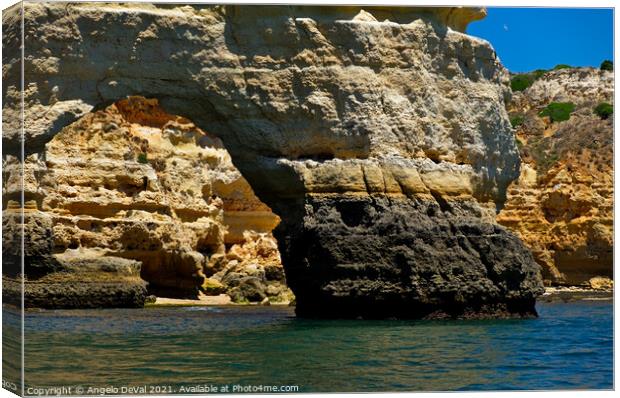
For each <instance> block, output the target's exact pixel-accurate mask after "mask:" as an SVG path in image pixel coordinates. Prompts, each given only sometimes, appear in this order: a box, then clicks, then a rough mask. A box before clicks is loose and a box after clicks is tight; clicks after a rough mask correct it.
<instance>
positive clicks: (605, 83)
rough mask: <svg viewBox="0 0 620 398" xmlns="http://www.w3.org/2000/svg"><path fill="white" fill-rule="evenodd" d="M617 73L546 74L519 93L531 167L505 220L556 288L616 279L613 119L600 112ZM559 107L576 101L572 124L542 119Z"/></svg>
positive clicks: (513, 193)
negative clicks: (552, 106)
mask: <svg viewBox="0 0 620 398" xmlns="http://www.w3.org/2000/svg"><path fill="white" fill-rule="evenodd" d="M613 90H614V81H613V72H610V71H601V70H598V69H593V68H579V69H562V70H558V71H552V72H548V73H547V74H545V75H544V76H543V77H542V78H540V79H539V80H537V81H536V82H535V83H534V84H533V85H532V86H531V87H529V88H528V89H527V90H525V91H524V92H522V93H515V96H514V98H513V101H512V103H511V104H510V106H509V109H510V112H511V114H513V115H515V116H517V115H521V116H523V124H521V125H520V126H519V127H517V137H518V139H519V140H520V141H521V142H522V146H521V154H522V158H523V162H524V165H523V166H522V169H521V176H520V177H519V179H518V181H515V183H513V185H511V187H510V189H509V193H508V202H507V203H506V207H505V208H504V209H503V210H502V212H501V213H500V214H499V215H498V221H499V222H500V223H501V224H502V225H505V226H507V227H509V228H510V229H512V230H513V231H515V232H516V233H517V234H518V235H519V236H520V237H521V239H522V240H523V241H524V242H525V243H526V244H527V246H528V247H529V248H530V249H531V250H532V253H533V254H534V257H535V259H536V261H537V262H538V263H539V264H541V265H542V266H543V275H544V277H545V279H546V281H547V283H548V284H569V285H575V284H584V283H585V284H589V285H592V286H595V285H596V286H600V285H601V283H600V282H599V279H594V280H593V282H592V283H590V282H589V280H590V279H592V278H596V277H612V274H613V120H612V118H609V119H601V117H599V116H597V115H596V114H595V113H594V108H595V107H596V106H597V105H598V104H599V103H601V102H609V103H612V102H613ZM552 102H572V103H574V104H575V111H574V112H573V113H572V114H571V116H570V119H569V120H566V121H561V122H555V123H553V122H551V120H550V119H549V118H548V117H540V116H539V115H538V113H539V112H540V111H541V110H542V109H543V108H544V107H545V106H547V105H548V104H550V103H552Z"/></svg>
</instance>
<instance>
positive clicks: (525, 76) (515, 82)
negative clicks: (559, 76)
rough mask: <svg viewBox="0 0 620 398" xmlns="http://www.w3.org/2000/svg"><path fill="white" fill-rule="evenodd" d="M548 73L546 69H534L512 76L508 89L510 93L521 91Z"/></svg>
mask: <svg viewBox="0 0 620 398" xmlns="http://www.w3.org/2000/svg"><path fill="white" fill-rule="evenodd" d="M547 72H549V71H548V70H546V69H536V70H534V71H532V72H529V73H519V74H518V75H514V76H513V77H512V79H511V80H510V88H512V91H523V90H525V89H526V88H528V87H529V86H531V85H532V84H534V82H535V81H536V80H538V79H540V78H541V77H543V76H544V75H545V73H547Z"/></svg>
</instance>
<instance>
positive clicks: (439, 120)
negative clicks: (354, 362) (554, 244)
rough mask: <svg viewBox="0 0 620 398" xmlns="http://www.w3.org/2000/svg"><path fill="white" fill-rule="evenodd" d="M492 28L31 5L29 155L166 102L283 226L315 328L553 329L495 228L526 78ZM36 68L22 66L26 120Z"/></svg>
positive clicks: (353, 12)
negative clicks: (82, 122)
mask: <svg viewBox="0 0 620 398" xmlns="http://www.w3.org/2000/svg"><path fill="white" fill-rule="evenodd" d="M484 14H485V12H484V10H480V9H462V8H434V9H433V8H386V7H365V8H364V9H363V10H362V8H360V7H302V6H261V7H253V6H166V7H158V6H152V5H148V4H132V5H107V4H73V5H66V4H30V3H28V4H27V6H26V15H25V26H26V32H25V36H26V40H27V41H28V42H29V43H32V44H31V45H29V46H28V47H27V48H26V51H27V61H26V74H27V77H26V80H27V82H28V83H27V89H26V92H25V102H26V106H27V110H26V117H27V129H26V131H27V137H26V140H27V142H28V151H29V153H33V154H35V153H38V152H40V151H42V150H43V148H44V144H45V142H47V141H49V140H50V139H51V138H52V137H53V136H54V135H56V134H57V133H58V132H59V131H60V130H61V128H62V127H63V126H65V125H66V124H67V123H69V122H70V121H72V120H74V119H76V118H77V117H79V116H81V115H83V114H84V113H86V112H89V111H91V110H92V109H93V107H100V106H102V104H106V103H108V102H110V101H118V100H119V99H122V98H125V97H126V96H128V95H136V94H139V95H143V96H146V97H153V98H159V99H160V103H161V106H162V107H163V109H165V110H166V112H168V113H170V114H175V115H182V116H184V117H186V118H188V119H190V120H192V121H193V122H194V123H195V124H196V125H197V126H199V127H200V128H201V129H203V130H204V131H209V132H210V133H212V134H214V135H216V136H217V137H219V138H221V139H222V141H223V143H224V145H225V147H226V149H227V150H228V151H229V152H230V154H231V157H232V159H233V162H234V164H235V166H237V167H238V168H239V170H240V172H241V173H242V174H243V176H244V177H245V179H246V180H247V181H248V182H249V184H250V186H251V187H252V189H253V191H254V192H255V193H256V195H257V196H258V197H259V198H260V199H261V200H262V201H263V202H264V203H265V204H266V205H268V206H269V207H270V208H271V209H273V211H274V212H275V213H276V214H278V215H279V216H280V217H281V219H282V221H281V223H280V224H279V226H278V227H277V228H276V230H275V231H274V235H275V236H276V238H277V240H278V245H279V248H280V254H281V256H282V261H283V264H284V267H285V271H286V276H287V280H288V283H289V285H290V287H291V288H292V290H293V291H294V293H295V295H296V297H297V313H298V314H299V315H302V316H317V317H357V316H363V317H391V316H396V317H480V316H482V317H485V316H493V317H497V316H529V315H533V314H535V310H534V302H535V298H536V296H537V295H538V294H540V293H541V291H542V283H541V279H540V274H539V268H538V266H537V265H536V263H535V262H534V260H533V259H532V256H531V254H530V253H529V251H528V250H527V249H526V248H525V247H524V246H523V245H522V244H521V242H520V241H519V240H518V239H517V238H516V237H515V236H514V235H512V234H511V233H509V232H508V231H507V230H505V229H504V228H502V227H501V226H499V225H497V224H496V222H495V212H496V211H497V209H499V208H501V206H502V205H503V202H504V201H505V194H506V188H507V187H508V185H509V184H510V183H511V181H512V180H514V179H515V178H517V177H518V175H519V164H520V160H519V154H518V150H517V147H516V145H515V140H514V135H513V133H512V131H511V128H510V123H509V120H508V116H507V113H506V110H505V100H506V99H508V98H509V96H510V90H509V88H508V87H507V82H508V74H507V72H506V71H505V69H504V68H503V67H502V66H501V64H500V62H499V60H498V59H497V57H496V54H495V51H494V50H493V48H492V47H491V46H490V44H489V43H488V42H486V41H484V40H480V39H476V38H473V37H470V36H468V35H466V34H463V33H461V32H462V31H463V30H464V28H465V27H466V25H467V23H468V22H469V21H472V20H475V19H479V18H481V17H483V16H484ZM17 20H18V19H17V17H16V16H14V15H11V14H10V13H7V14H6V15H5V17H4V23H5V25H6V34H5V42H7V43H10V42H12V41H15V40H18V38H19V35H18V34H19V29H18V26H17V23H16V21H17ZM18 68H19V62H17V61H16V59H15V60H13V59H11V57H10V56H9V57H8V58H7V62H6V66H5V81H6V82H7V83H6V84H7V87H8V89H7V94H6V96H5V98H6V100H5V107H4V109H3V111H4V112H6V114H9V115H10V113H11V112H17V104H18V99H19V96H18V91H17V89H16V88H17V80H16V76H17V72H18ZM13 127H14V126H12V125H10V123H9V124H7V125H6V126H5V129H6V130H7V133H6V135H5V137H4V142H5V145H9V146H11V145H16V143H17V142H16V139H15V138H16V135H15V134H12V133H11V132H12V131H14V130H12V128H13ZM196 161H198V160H196ZM208 206H209V205H208V204H207V205H205V208H204V209H203V210H201V212H206V211H208V210H207V208H208ZM201 214H202V213H201ZM192 217H193V216H192ZM191 222H198V221H191ZM231 224H232V223H231ZM201 230H202V226H201ZM192 233H195V232H192ZM237 236H239V234H237ZM209 250H211V249H209ZM184 261H187V263H188V264H190V268H191V264H194V263H195V261H198V260H197V259H196V258H194V257H192V258H188V259H187V260H184Z"/></svg>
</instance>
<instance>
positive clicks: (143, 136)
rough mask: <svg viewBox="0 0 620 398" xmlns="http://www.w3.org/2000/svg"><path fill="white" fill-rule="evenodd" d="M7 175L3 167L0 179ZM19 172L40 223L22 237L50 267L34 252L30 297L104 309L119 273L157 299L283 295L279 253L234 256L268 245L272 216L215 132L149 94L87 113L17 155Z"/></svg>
mask: <svg viewBox="0 0 620 398" xmlns="http://www.w3.org/2000/svg"><path fill="white" fill-rule="evenodd" d="M6 166H8V164H7V165H6ZM11 171H12V168H11V167H5V174H7V178H6V179H7V180H8V179H10V178H11V176H10V173H11ZM25 176H26V178H25V185H24V194H25V198H26V199H27V200H28V203H29V204H30V206H29V207H30V208H32V210H29V211H28V213H27V216H26V219H27V220H31V221H32V222H35V220H46V224H45V227H43V228H40V229H39V231H34V230H33V231H32V233H30V234H29V235H31V236H35V235H36V236H37V237H38V238H37V239H38V240H41V241H42V242H45V247H46V250H41V252H42V253H44V252H46V251H47V255H48V256H51V259H49V258H48V259H47V261H49V262H52V263H53V264H55V267H48V268H47V269H42V267H41V259H37V260H34V261H31V264H29V265H28V266H27V267H26V275H27V276H28V283H27V285H26V286H27V289H26V291H27V297H29V298H30V300H29V302H28V304H31V305H35V304H36V306H39V307H40V306H46V305H45V302H46V300H47V301H49V304H48V305H47V306H64V307H67V306H95V305H97V304H98V305H104V304H105V303H106V298H104V297H102V296H105V295H106V294H107V295H115V292H116V289H119V290H123V289H124V286H126V285H128V284H129V282H128V281H127V280H126V279H127V275H131V276H132V277H133V278H134V279H133V280H132V282H131V284H137V285H139V286H142V287H143V288H142V290H144V286H145V285H146V284H145V283H144V281H147V282H148V283H149V286H148V290H149V292H151V293H154V294H157V295H163V296H166V297H179V296H189V297H192V296H196V294H198V293H199V291H203V292H205V293H207V294H219V293H227V292H228V291H229V290H231V289H235V290H234V292H233V294H232V295H233V296H234V298H235V299H236V301H244V300H253V301H256V300H258V301H261V300H262V299H264V298H265V297H267V296H271V298H272V299H275V300H277V299H279V298H280V295H281V294H282V293H286V285H285V281H284V276H283V271H282V270H281V268H282V267H281V264H280V258H279V253H278V252H277V248H276V249H275V251H273V250H272V251H258V252H257V251H256V250H254V251H253V252H247V250H246V251H245V252H244V251H243V248H245V247H253V246H255V245H256V244H257V242H262V241H266V242H271V246H274V247H275V240H274V239H273V237H272V236H271V231H272V230H273V228H274V227H275V226H276V225H277V223H278V222H279V219H278V217H277V216H276V215H274V214H273V213H272V212H271V209H269V207H267V206H266V205H264V204H263V203H262V202H260V201H259V200H258V199H257V198H256V196H255V195H254V193H253V192H252V189H251V188H250V187H249V185H248V183H247V182H246V181H245V179H244V178H243V177H242V176H241V174H240V173H239V171H238V170H237V169H236V168H235V167H234V166H233V165H232V163H231V160H230V156H229V155H228V153H227V152H226V150H225V149H224V148H223V146H222V143H221V141H220V140H219V139H218V138H216V137H213V136H212V135H210V134H208V133H207V132H204V131H202V130H200V129H199V128H197V127H196V126H195V125H194V124H193V123H191V122H190V121H189V120H187V119H184V118H181V117H177V116H173V115H169V114H167V113H165V112H164V111H163V110H162V109H161V108H160V107H159V106H158V102H157V100H147V99H145V98H142V97H130V98H128V99H124V100H121V101H118V102H116V103H115V104H112V105H110V106H109V107H107V108H105V109H103V110H100V111H96V112H93V113H89V114H87V115H85V116H84V117H82V118H80V119H79V120H78V121H77V122H75V123H73V124H71V125H69V126H67V127H66V128H64V129H63V130H62V131H61V132H60V133H58V134H57V135H56V136H55V137H54V138H53V139H52V140H51V141H50V142H49V143H47V144H46V145H45V150H44V151H43V152H41V153H39V154H32V155H30V156H29V157H28V158H27V160H26V162H25ZM229 213H230V215H229ZM227 221H231V222H232V225H230V224H228V223H227ZM246 231H247V232H246ZM250 231H251V232H250ZM244 233H245V236H244ZM226 245H228V248H229V250H227V247H226ZM233 245H234V246H233ZM264 245H265V244H263V246H264ZM231 246H232V248H231ZM41 257H43V258H45V256H44V255H43V256H41ZM123 259H127V260H134V261H133V262H127V261H122V260H123ZM239 263H241V265H240V264H239ZM116 264H119V267H120V268H122V270H124V269H125V268H124V267H125V266H124V264H131V269H132V272H129V273H128V272H125V271H123V272H120V274H119V271H118V268H119V267H117V266H116ZM121 265H122V266H121ZM248 267H250V268H248ZM265 267H268V268H269V272H267V273H266V272H265V271H264V268H265ZM232 268H234V269H235V271H236V273H234V274H232V273H231V272H229V270H230V269H232ZM36 269H40V270H41V272H36ZM272 269H280V271H277V270H276V271H274V270H272ZM216 272H217V273H218V274H217V275H214V274H215V273H216ZM278 272H279V273H278ZM211 276H213V278H208V277H211ZM140 277H141V278H142V280H141V279H140ZM223 277H225V278H226V279H225V281H224V283H222V278H223ZM244 278H246V279H247V278H252V279H251V282H252V283H253V290H256V291H252V292H251V294H250V296H251V297H246V296H245V295H244V294H243V293H244V292H245V291H246V290H247V289H246V290H243V291H241V292H239V285H240V284H241V287H242V288H243V287H244V286H245V284H247V283H249V282H247V281H246V280H245V279H244ZM102 283H106V284H108V285H109V284H110V283H115V285H114V286H107V293H106V292H103V293H102V292H100V291H97V290H96V289H95V288H94V287H93V286H94V285H100V284H102ZM267 288H269V289H267ZM65 289H69V290H71V289H76V290H77V291H79V293H76V294H78V295H79V296H80V300H83V303H82V304H81V305H78V304H76V303H73V302H69V300H68V299H67V300H65V301H63V302H60V301H59V299H53V298H49V294H46V293H45V292H42V291H41V290H57V291H55V292H54V293H52V294H51V295H52V296H56V295H61V293H60V292H61V291H63V290H65ZM72 300H77V299H76V298H75V297H73V298H72ZM142 300H143V297H142ZM133 301H136V302H137V303H139V302H140V298H135V299H133ZM133 301H132V302H131V303H130V304H133Z"/></svg>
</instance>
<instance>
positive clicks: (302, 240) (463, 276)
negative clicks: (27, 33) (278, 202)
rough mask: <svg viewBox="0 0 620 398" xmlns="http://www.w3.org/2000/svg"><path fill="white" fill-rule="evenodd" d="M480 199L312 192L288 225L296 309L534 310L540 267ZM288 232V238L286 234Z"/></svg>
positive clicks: (370, 313) (285, 244)
mask: <svg viewBox="0 0 620 398" xmlns="http://www.w3.org/2000/svg"><path fill="white" fill-rule="evenodd" d="M472 207H475V204H472V203H467V202H464V203H455V202H453V203H450V204H448V203H446V204H444V205H442V204H438V203H437V202H435V201H425V200H420V199H411V200H400V199H392V198H385V197H384V198H380V197H377V198H371V197H361V198H360V197H340V198H310V199H309V200H308V201H307V202H306V206H305V208H306V214H305V216H304V220H303V223H302V224H301V225H300V227H298V228H296V229H295V231H286V232H285V231H281V235H280V236H278V238H279V241H280V242H282V243H281V245H280V250H281V253H282V256H283V261H284V263H285V264H286V265H287V267H286V271H287V275H288V279H289V280H290V281H291V288H292V289H293V291H295V293H296V295H297V314H298V315H300V316H308V317H349V318H350V317H353V318H354V317H358V316H361V317H364V318H385V317H404V318H444V317H457V318H477V317H513V316H534V315H536V311H535V309H534V303H535V299H536V297H537V296H538V295H540V294H541V293H542V292H543V291H542V287H541V285H540V279H539V277H538V272H539V270H538V267H537V266H536V264H535V263H534V261H533V259H532V257H531V254H530V253H529V252H528V251H526V250H524V249H523V246H522V244H521V242H520V241H519V240H518V238H516V237H515V236H514V235H512V234H511V233H510V232H508V231H506V230H505V229H504V228H503V227H501V226H498V225H494V224H491V223H485V222H481V221H480V218H479V217H475V216H473V215H472V214H471V208H472ZM286 237H288V239H287V238H286Z"/></svg>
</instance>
